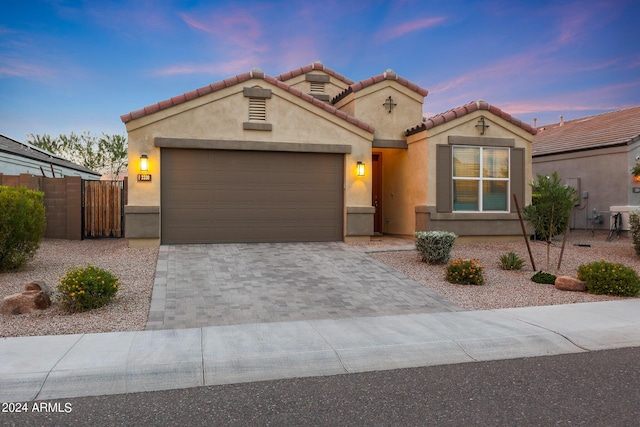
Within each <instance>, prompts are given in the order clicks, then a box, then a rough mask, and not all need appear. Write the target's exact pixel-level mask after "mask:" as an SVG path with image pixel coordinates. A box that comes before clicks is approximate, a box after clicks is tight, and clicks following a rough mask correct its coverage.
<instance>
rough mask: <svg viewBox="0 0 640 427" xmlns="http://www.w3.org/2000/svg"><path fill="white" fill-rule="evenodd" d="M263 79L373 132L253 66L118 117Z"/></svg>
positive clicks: (128, 118)
mask: <svg viewBox="0 0 640 427" xmlns="http://www.w3.org/2000/svg"><path fill="white" fill-rule="evenodd" d="M254 78H255V79H263V80H264V81H266V82H267V83H270V84H272V85H274V86H277V87H279V88H281V89H283V90H285V91H287V92H289V93H291V94H292V95H295V96H297V97H299V98H301V99H303V100H305V101H307V102H309V103H310V104H313V105H315V106H317V107H319V108H322V109H323V110H325V111H328V112H329V113H331V114H334V115H336V116H338V117H340V118H341V119H343V120H346V121H348V122H349V123H351V124H354V125H356V126H358V127H359V128H361V129H364V130H366V131H367V132H370V133H373V132H374V130H375V129H374V127H373V126H371V125H370V124H368V123H365V122H363V121H362V120H359V119H356V118H355V117H352V116H350V115H348V114H347V113H345V112H344V111H341V110H338V109H337V108H335V107H333V106H331V105H328V104H326V103H325V102H322V101H320V100H318V99H316V98H314V97H313V96H311V95H308V94H306V93H303V92H301V91H299V90H298V89H296V88H294V87H291V86H289V85H288V84H286V83H284V82H283V81H281V80H277V79H276V78H275V77H270V76H267V75H266V74H265V73H264V72H263V71H262V70H260V69H258V68H254V69H253V70H252V71H249V72H247V73H243V74H238V75H237V76H235V77H231V78H228V79H225V80H221V81H219V82H216V83H211V84H210V85H207V86H204V87H201V88H199V89H196V90H192V91H191V92H186V93H183V94H182V95H178V96H174V97H173V98H169V99H166V100H164V101H160V102H158V103H156V104H152V105H149V106H147V107H144V108H142V109H140V110H136V111H132V112H131V113H127V114H123V115H122V116H120V119H121V120H122V122H123V123H128V122H130V121H131V120H135V119H139V118H141V117H144V116H147V115H149V114H153V113H157V112H158V111H161V110H165V109H167V108H171V107H174V106H176V105H179V104H182V103H184V102H187V101H190V100H192V99H195V98H199V97H201V96H204V95H207V94H209V93H212V92H215V91H217V90H220V89H224V88H226V87H230V86H234V85H237V84H240V83H243V82H246V81H248V80H251V79H254Z"/></svg>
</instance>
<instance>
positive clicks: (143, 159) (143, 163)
mask: <svg viewBox="0 0 640 427" xmlns="http://www.w3.org/2000/svg"><path fill="white" fill-rule="evenodd" d="M140 172H141V173H139V174H138V181H146V182H149V181H151V174H150V173H148V172H149V158H148V157H147V155H146V154H143V155H141V156H140Z"/></svg>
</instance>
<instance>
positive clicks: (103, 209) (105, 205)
mask: <svg viewBox="0 0 640 427" xmlns="http://www.w3.org/2000/svg"><path fill="white" fill-rule="evenodd" d="M82 184H83V189H82V211H83V216H82V222H83V224H82V230H83V231H82V233H83V234H82V237H83V238H87V237H122V236H123V234H124V227H123V225H124V224H123V214H122V212H123V206H124V185H123V181H82Z"/></svg>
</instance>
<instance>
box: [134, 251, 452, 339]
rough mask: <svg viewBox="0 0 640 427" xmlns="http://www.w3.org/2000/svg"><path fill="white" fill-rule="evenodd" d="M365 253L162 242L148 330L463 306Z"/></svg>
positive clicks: (373, 314) (408, 311) (406, 312)
mask: <svg viewBox="0 0 640 427" xmlns="http://www.w3.org/2000/svg"><path fill="white" fill-rule="evenodd" d="M407 242H408V244H409V248H410V247H411V246H410V245H412V242H411V241H404V242H403V241H400V242H398V241H395V242H389V243H390V247H393V248H394V249H398V248H401V247H403V248H407ZM403 243H404V246H402V244H403ZM387 246H389V245H387ZM370 248H373V249H374V250H375V249H377V250H380V249H383V248H385V246H381V245H377V246H376V245H371V246H370ZM365 250H366V248H363V247H359V246H351V245H347V244H345V243H340V242H331V243H253V244H217V245H175V246H161V247H160V252H159V255H158V266H157V270H156V277H155V284H154V289H153V297H152V301H151V309H150V312H149V319H148V322H147V327H146V329H147V330H157V329H184V328H199V327H205V326H222V325H239V324H247V323H267V322H285V321H296V320H317V319H341V318H349V317H368V316H389V315H400V314H417V313H437V312H450V311H462V310H463V309H462V308H461V307H459V306H457V305H455V304H453V303H451V302H449V301H447V300H445V299H444V298H443V297H441V296H439V295H437V294H435V293H434V292H432V291H430V290H428V289H427V288H425V287H424V286H422V285H421V284H419V283H417V282H414V281H412V280H410V279H408V278H406V277H405V276H403V275H402V274H400V273H398V272H396V271H395V270H393V269H391V268H389V267H387V266H385V265H383V264H381V263H379V262H377V261H375V260H374V259H372V258H370V257H368V256H367V255H366V254H365V253H363V252H364V251H365Z"/></svg>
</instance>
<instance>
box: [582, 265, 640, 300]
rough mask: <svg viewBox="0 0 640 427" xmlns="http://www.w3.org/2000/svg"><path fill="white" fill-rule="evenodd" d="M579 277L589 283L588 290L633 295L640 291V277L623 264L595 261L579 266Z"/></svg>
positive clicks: (597, 292) (593, 292)
mask: <svg viewBox="0 0 640 427" xmlns="http://www.w3.org/2000/svg"><path fill="white" fill-rule="evenodd" d="M578 279H580V280H584V281H585V282H586V283H587V292H589V293H592V294H608V295H618V296H626V297H632V296H636V295H638V292H640V277H638V273H636V272H635V270H634V269H632V268H629V267H626V266H625V265H623V264H615V263H612V262H607V261H604V260H602V261H595V262H591V263H589V264H582V265H580V266H579V267H578Z"/></svg>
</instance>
